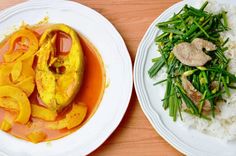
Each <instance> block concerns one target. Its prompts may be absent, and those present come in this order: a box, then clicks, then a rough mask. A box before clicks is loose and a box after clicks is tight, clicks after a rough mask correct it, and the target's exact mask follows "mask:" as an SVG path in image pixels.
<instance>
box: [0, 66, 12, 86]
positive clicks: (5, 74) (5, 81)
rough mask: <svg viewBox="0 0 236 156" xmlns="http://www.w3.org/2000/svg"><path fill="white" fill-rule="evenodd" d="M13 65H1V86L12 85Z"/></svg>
mask: <svg viewBox="0 0 236 156" xmlns="http://www.w3.org/2000/svg"><path fill="white" fill-rule="evenodd" d="M12 66H13V64H9V63H3V64H1V65H0V75H1V76H0V85H9V84H11V80H10V73H11V70H12Z"/></svg>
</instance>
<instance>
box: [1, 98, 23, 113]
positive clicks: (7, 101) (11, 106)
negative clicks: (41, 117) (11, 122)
mask: <svg viewBox="0 0 236 156" xmlns="http://www.w3.org/2000/svg"><path fill="white" fill-rule="evenodd" d="M0 107H2V108H4V109H8V110H14V111H19V106H18V104H17V101H16V100H15V99H13V98H9V97H1V98H0Z"/></svg>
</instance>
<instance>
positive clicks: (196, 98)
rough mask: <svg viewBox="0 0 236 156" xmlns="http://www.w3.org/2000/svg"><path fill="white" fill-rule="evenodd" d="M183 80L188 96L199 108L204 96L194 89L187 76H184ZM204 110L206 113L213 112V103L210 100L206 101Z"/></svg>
mask: <svg viewBox="0 0 236 156" xmlns="http://www.w3.org/2000/svg"><path fill="white" fill-rule="evenodd" d="M181 80H182V86H183V88H184V90H185V91H186V93H187V96H188V97H189V98H190V99H191V100H192V101H193V103H194V104H195V105H196V106H198V105H199V104H200V101H201V98H202V94H201V93H200V92H199V91H197V90H196V89H195V88H194V86H193V85H192V84H191V82H189V80H188V79H187V77H186V76H184V75H183V76H182V77H181ZM202 109H203V111H204V112H209V111H210V110H211V103H210V101H209V100H205V102H204V105H203V108H202Z"/></svg>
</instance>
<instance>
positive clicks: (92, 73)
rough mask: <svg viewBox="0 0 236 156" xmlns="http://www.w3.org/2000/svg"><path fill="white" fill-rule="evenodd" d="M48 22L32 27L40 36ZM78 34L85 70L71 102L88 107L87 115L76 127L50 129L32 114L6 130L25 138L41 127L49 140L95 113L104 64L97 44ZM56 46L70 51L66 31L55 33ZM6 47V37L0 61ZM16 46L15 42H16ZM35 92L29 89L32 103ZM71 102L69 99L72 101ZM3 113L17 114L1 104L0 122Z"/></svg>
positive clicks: (102, 82) (103, 73)
mask: <svg viewBox="0 0 236 156" xmlns="http://www.w3.org/2000/svg"><path fill="white" fill-rule="evenodd" d="M47 26H48V25H41V26H35V27H33V29H34V31H35V33H36V34H37V36H38V37H40V35H41V33H42V32H43V31H44V29H45V28H47ZM79 37H80V43H81V46H82V49H83V53H84V59H85V70H84V77H83V83H82V86H81V88H80V91H79V92H78V94H77V95H76V97H75V99H74V100H73V102H76V103H78V102H82V103H84V104H85V105H86V106H87V107H88V112H87V115H86V119H85V120H84V122H83V123H82V124H81V125H79V126H78V127H76V128H73V129H70V130H68V129H62V130H51V129H48V128H46V125H47V123H48V122H47V121H44V120H41V119H37V118H33V117H31V119H30V122H28V124H26V125H22V124H18V123H15V122H14V124H13V126H12V129H11V130H10V131H9V132H8V133H10V134H12V135H14V136H16V137H18V138H22V139H25V140H28V139H27V137H26V136H27V135H28V134H29V133H30V132H31V131H35V130H36V131H37V130H40V131H43V132H44V133H45V134H46V135H47V138H46V139H45V140H44V141H50V140H54V139H59V138H61V137H64V136H66V135H68V134H70V133H72V132H74V131H75V130H77V129H79V128H80V127H81V126H82V125H83V124H85V123H86V122H87V121H88V120H89V118H90V117H91V116H92V115H93V114H94V112H95V111H96V109H97V107H98V105H99V103H100V101H101V99H102V96H103V93H104V89H105V71H104V65H103V62H102V60H101V57H100V55H99V54H98V52H97V50H96V48H95V47H94V46H93V45H92V44H91V43H90V42H89V41H88V40H87V39H86V38H85V37H83V36H82V35H79ZM56 46H57V48H59V49H60V52H59V53H60V55H61V54H62V55H63V53H66V52H69V49H70V46H71V41H70V39H69V38H68V36H67V35H65V34H62V33H57V45H56ZM8 48H9V41H8V37H7V38H6V39H5V40H4V41H2V43H1V44H0V61H1V62H2V61H3V59H2V56H3V54H4V53H5V52H6V51H7V49H8ZM16 48H17V43H16ZM37 95H38V92H37V89H36V86H35V91H34V92H33V93H32V95H31V96H30V97H29V99H30V102H31V103H34V104H40V101H39V99H38V98H37ZM73 102H72V103H73ZM69 109H70V106H68V108H66V109H65V111H62V113H60V114H59V116H58V117H57V119H60V118H62V117H63V116H65V113H63V112H67V110H69ZM4 116H7V118H12V119H13V120H14V118H15V117H16V112H11V111H6V110H4V109H2V108H0V122H2V120H3V118H4Z"/></svg>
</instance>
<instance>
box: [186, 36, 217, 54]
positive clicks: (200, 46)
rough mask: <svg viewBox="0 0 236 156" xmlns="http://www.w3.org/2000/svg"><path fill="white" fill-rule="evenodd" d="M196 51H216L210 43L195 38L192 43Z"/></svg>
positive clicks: (214, 46)
mask: <svg viewBox="0 0 236 156" xmlns="http://www.w3.org/2000/svg"><path fill="white" fill-rule="evenodd" d="M191 44H192V45H194V46H195V47H196V48H197V49H198V50H203V49H206V51H213V50H216V45H215V44H213V43H211V42H210V41H207V40H203V39H201V38H195V39H194V40H193V41H192V43H191Z"/></svg>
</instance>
